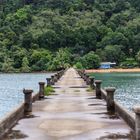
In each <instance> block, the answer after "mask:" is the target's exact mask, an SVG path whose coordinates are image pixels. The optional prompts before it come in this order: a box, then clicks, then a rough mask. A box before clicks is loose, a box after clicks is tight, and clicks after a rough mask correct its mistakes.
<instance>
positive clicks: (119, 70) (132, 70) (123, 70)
mask: <svg viewBox="0 0 140 140" xmlns="http://www.w3.org/2000/svg"><path fill="white" fill-rule="evenodd" d="M85 72H86V73H111V72H118V73H119V72H120V73H121V72H126V73H127V72H140V68H134V69H89V70H85Z"/></svg>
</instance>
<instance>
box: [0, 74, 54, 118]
mask: <svg viewBox="0 0 140 140" xmlns="http://www.w3.org/2000/svg"><path fill="white" fill-rule="evenodd" d="M51 75H52V73H48V74H47V73H43V74H0V118H2V117H4V116H5V115H6V114H7V113H9V112H10V111H12V110H13V109H14V108H16V107H17V106H18V105H19V104H20V103H22V102H23V98H24V96H23V92H22V91H23V88H25V89H26V88H28V89H33V90H34V93H37V92H38V89H39V85H38V82H46V78H47V77H50V76H51Z"/></svg>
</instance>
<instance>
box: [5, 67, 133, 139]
mask: <svg viewBox="0 0 140 140" xmlns="http://www.w3.org/2000/svg"><path fill="white" fill-rule="evenodd" d="M55 86H56V87H60V88H55V91H56V92H55V94H56V95H55V94H54V95H51V96H50V97H49V98H46V99H45V100H42V101H37V102H35V103H33V114H32V117H29V118H28V117H27V118H24V119H22V120H20V121H19V123H18V124H17V125H16V126H15V127H14V128H13V129H12V130H11V133H9V134H8V135H7V137H5V138H4V139H3V140H16V139H20V140H111V139H112V140H133V139H134V137H133V135H134V134H133V132H132V131H131V129H130V128H129V127H128V126H127V125H126V124H125V123H124V121H123V120H121V119H119V118H118V116H116V115H115V116H112V115H111V114H108V113H107V112H106V103H105V101H103V100H98V99H96V98H95V95H94V91H92V92H87V88H85V87H86V84H85V82H84V81H83V80H82V79H81V78H79V75H78V74H77V73H76V71H75V70H74V69H69V70H68V71H67V72H66V73H65V75H64V76H63V77H62V78H61V80H60V81H59V82H58V83H56V85H55ZM82 86H84V88H80V87H82ZM71 87H72V88H71Z"/></svg>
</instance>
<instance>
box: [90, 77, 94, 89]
mask: <svg viewBox="0 0 140 140" xmlns="http://www.w3.org/2000/svg"><path fill="white" fill-rule="evenodd" d="M94 80H95V78H94V77H90V87H91V88H93V89H94Z"/></svg>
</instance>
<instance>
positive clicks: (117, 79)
mask: <svg viewBox="0 0 140 140" xmlns="http://www.w3.org/2000/svg"><path fill="white" fill-rule="evenodd" d="M91 75H92V76H95V79H98V80H103V84H102V87H103V88H105V87H116V88H117V90H116V92H115V100H117V101H119V102H120V103H121V104H122V105H124V106H125V107H126V108H128V109H129V110H132V108H133V107H134V106H135V105H140V73H95V74H91Z"/></svg>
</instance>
